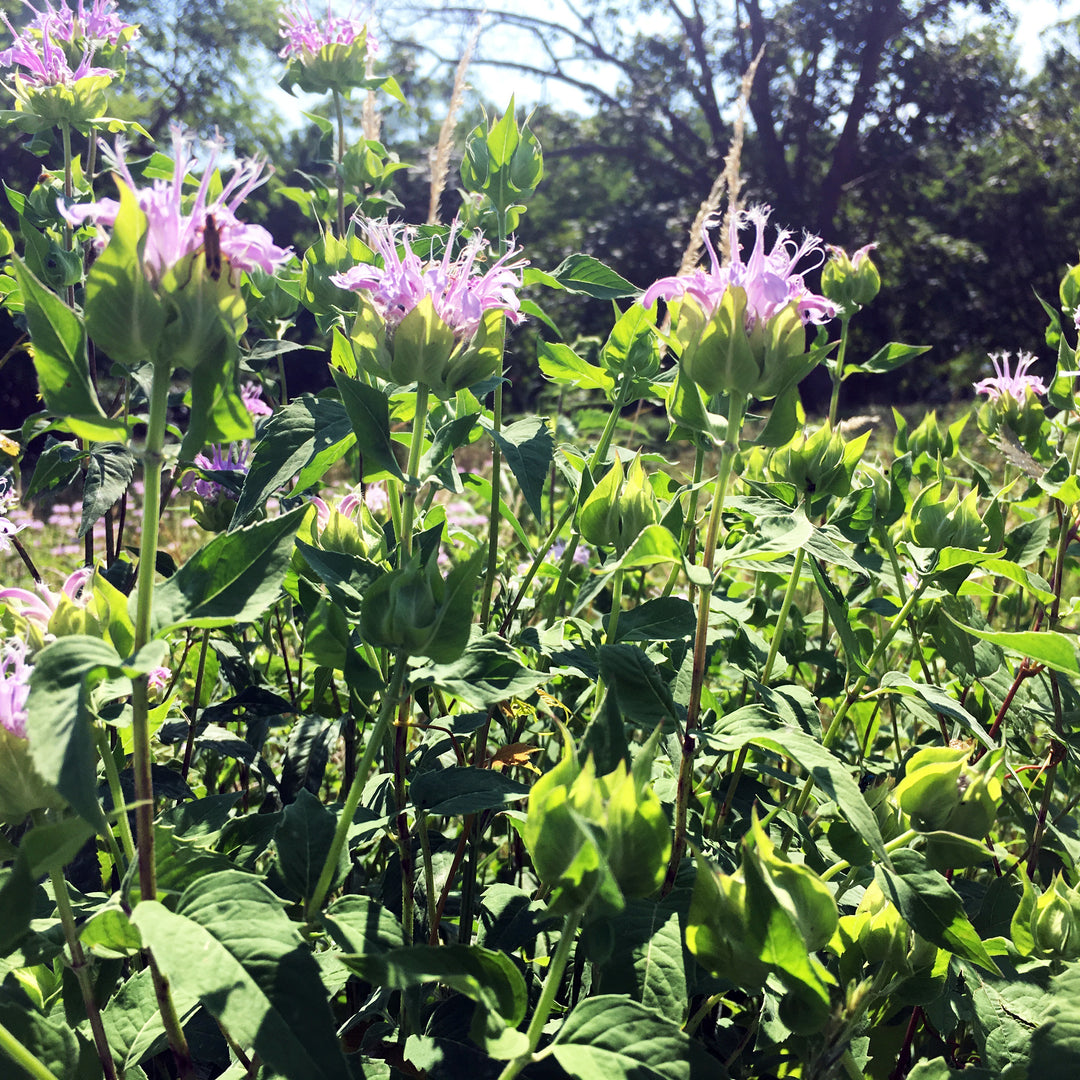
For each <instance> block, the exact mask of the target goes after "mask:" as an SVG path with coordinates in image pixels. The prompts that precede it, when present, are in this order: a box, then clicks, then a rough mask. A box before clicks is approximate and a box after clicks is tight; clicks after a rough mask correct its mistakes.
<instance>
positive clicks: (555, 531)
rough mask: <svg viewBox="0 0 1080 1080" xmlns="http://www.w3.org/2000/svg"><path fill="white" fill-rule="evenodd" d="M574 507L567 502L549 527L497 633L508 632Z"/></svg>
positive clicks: (569, 501) (504, 633)
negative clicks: (549, 529) (548, 531)
mask: <svg viewBox="0 0 1080 1080" xmlns="http://www.w3.org/2000/svg"><path fill="white" fill-rule="evenodd" d="M576 505H577V504H576V503H575V502H574V501H573V499H570V500H568V501H567V503H566V506H564V507H563V512H562V514H560V515H559V520H558V521H556V522H555V524H554V525H553V526H552V527H551V532H550V533H548V535H547V536H546V537H545V538H544V540H543V542H542V543H541V544H540V546H539V547H538V548H537V549H536V554H535V555H534V556H533V560H532V563H531V564H530V565H529V569H528V571H527V572H526V574H525V577H524V578H523V579H522V582H521V585H520V586H519V587H518V591H517V593H516V594H515V596H514V599H513V601H512V602H511V604H510V606H509V607H508V608H507V609H506V615H505V616H504V618H503V621H502V625H501V626H500V627H499V633H500V634H502V635H503V636H505V635H506V633H507V632H508V631H509V629H510V623H511V621H512V620H513V618H514V615H515V614H516V613H517V609H518V606H519V605H520V604H521V601H522V600H524V599H525V595H526V593H527V592H528V591H529V586H530V585H531V584H532V580H533V578H534V577H536V573H537V571H538V570H539V569H540V567H541V566H542V565H543V562H544V559H546V558H547V554H548V552H549V551H550V550H551V545H552V544H554V543H555V541H556V540H557V539H558V537H559V533H561V532H562V530H563V526H564V525H565V524H566V523H567V522H568V521H569V520H570V518H571V517H572V516H573V513H574V510H575V509H576Z"/></svg>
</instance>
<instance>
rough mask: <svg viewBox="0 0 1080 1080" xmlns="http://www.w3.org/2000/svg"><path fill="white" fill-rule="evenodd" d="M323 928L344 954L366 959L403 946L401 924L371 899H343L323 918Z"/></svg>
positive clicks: (328, 910) (327, 911)
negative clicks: (324, 927)
mask: <svg viewBox="0 0 1080 1080" xmlns="http://www.w3.org/2000/svg"><path fill="white" fill-rule="evenodd" d="M323 924H324V925H325V926H326V930H327V932H328V933H329V934H330V936H331V937H332V938H333V939H334V941H335V942H337V944H338V945H339V946H340V947H341V948H342V949H343V950H344V951H345V952H347V953H353V954H356V955H359V956H368V955H370V954H371V953H384V952H389V951H390V950H391V949H400V948H401V947H402V946H403V945H404V944H405V936H404V933H403V932H402V929H401V923H400V922H398V920H397V918H396V917H395V916H394V915H393V914H392V913H391V912H389V911H387V910H386V908H385V907H383V905H382V904H380V903H378V902H377V901H375V900H373V899H372V898H371V897H370V896H342V897H340V898H339V899H337V900H335V901H334V902H333V903H332V904H331V905H330V906H329V907H328V908H327V909H326V913H325V914H324V915H323Z"/></svg>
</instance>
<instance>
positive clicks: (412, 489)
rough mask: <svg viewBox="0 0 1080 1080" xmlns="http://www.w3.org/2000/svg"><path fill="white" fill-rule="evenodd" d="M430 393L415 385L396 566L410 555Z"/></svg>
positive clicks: (426, 388)
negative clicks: (414, 409) (399, 555)
mask: <svg viewBox="0 0 1080 1080" xmlns="http://www.w3.org/2000/svg"><path fill="white" fill-rule="evenodd" d="M429 396H430V391H429V389H428V387H427V386H425V385H424V383H417V384H416V415H415V416H414V417H413V430H412V442H411V443H410V444H409V464H408V466H407V467H406V468H407V472H408V477H407V479H406V481H405V490H404V492H403V494H402V507H401V534H400V536H399V537H398V550H399V551H400V553H401V557H400V558H399V559H398V565H399V566H404V565H405V563H407V562H408V561H409V556H410V555H411V554H412V532H413V518H414V516H415V514H416V496H417V493H418V491H419V487H418V486H417V479H418V478H417V475H416V474H417V473H418V472H419V471H420V453H421V450H422V449H423V446H424V432H425V431H426V430H427V411H428V398H429Z"/></svg>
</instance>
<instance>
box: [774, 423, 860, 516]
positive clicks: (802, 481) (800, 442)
mask: <svg viewBox="0 0 1080 1080" xmlns="http://www.w3.org/2000/svg"><path fill="white" fill-rule="evenodd" d="M869 438H870V432H869V431H867V432H866V433H865V434H863V435H860V436H859V437H858V438H857V439H853V440H852V441H851V442H850V443H845V442H844V439H843V437H842V436H841V435H840V432H839V431H833V430H832V428H830V427H829V425H828V424H825V425H823V426H822V427H820V428H818V430H817V431H815V432H813V434H811V435H810V436H806V435H799V436H797V437H796V438H795V439H793V440H792V441H791V442H790V443H788V445H787V446H785V447H784V448H783V449H781V450H778V451H777V452H776V453H775V454H773V456H772V458H771V460H770V461H769V474H770V476H771V477H772V478H773V479H774V480H783V481H786V482H787V483H789V484H794V485H795V487H796V489H797V490H798V491H800V492H803V493H805V494H806V496H807V501H808V502H809V503H810V505H811V509H812V512H813V513H818V512H823V511H824V509H825V504H826V503H827V502H828V499H829V497H831V496H832V497H836V498H843V496H845V495H846V494H847V493H848V492H849V491H850V490H851V478H852V476H853V475H854V473H855V466H856V465H857V464H858V462H859V459H860V458H861V457H862V452H863V449H864V448H865V446H866V442H867V440H868V439H869Z"/></svg>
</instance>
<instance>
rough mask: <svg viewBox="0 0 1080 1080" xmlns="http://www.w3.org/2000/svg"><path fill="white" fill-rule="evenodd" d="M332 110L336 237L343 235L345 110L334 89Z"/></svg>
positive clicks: (339, 95) (339, 94)
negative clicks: (334, 141)
mask: <svg viewBox="0 0 1080 1080" xmlns="http://www.w3.org/2000/svg"><path fill="white" fill-rule="evenodd" d="M334 111H335V112H336V114H337V153H336V154H335V155H334V162H335V164H336V166H337V227H338V239H343V238H344V236H345V176H344V170H343V169H342V164H343V162H344V161H345V112H344V109H343V108H342V103H341V91H340V90H335V91H334Z"/></svg>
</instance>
